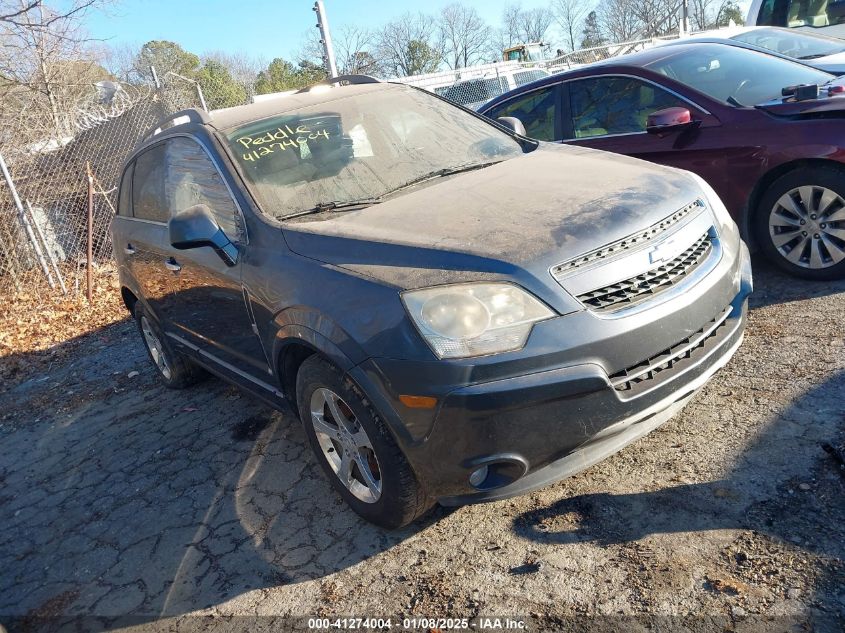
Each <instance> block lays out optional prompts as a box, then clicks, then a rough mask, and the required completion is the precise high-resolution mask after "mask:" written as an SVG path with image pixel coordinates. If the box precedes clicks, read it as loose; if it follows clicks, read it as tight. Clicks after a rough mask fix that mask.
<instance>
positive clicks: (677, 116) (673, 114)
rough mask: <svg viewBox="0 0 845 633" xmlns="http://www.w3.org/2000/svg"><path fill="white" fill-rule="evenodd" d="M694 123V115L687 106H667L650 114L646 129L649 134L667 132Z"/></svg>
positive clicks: (675, 130)
mask: <svg viewBox="0 0 845 633" xmlns="http://www.w3.org/2000/svg"><path fill="white" fill-rule="evenodd" d="M693 123H694V121H693V120H692V115H691V114H690V111H689V110H687V109H686V108H681V107H674V108H666V109H665V110H658V111H657V112H652V113H651V114H649V115H648V120H647V122H646V126H645V131H646V132H648V133H649V134H667V133H669V132H677V131H679V130H682V129H683V128H685V127H688V126H690V125H692V124H693Z"/></svg>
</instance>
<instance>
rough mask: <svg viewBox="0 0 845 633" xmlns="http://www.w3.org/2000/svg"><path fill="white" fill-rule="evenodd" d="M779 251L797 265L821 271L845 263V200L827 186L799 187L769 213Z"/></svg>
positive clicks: (783, 198) (771, 229) (773, 238)
mask: <svg viewBox="0 0 845 633" xmlns="http://www.w3.org/2000/svg"><path fill="white" fill-rule="evenodd" d="M769 234H770V236H771V239H772V243H773V244H774V246H775V248H777V249H778V251H779V252H780V253H781V255H782V256H783V257H785V258H786V259H787V260H788V261H789V262H791V263H793V264H795V265H796V266H801V267H804V268H809V269H812V270H820V269H823V268H829V267H830V266H835V265H836V264H838V263H839V262H841V261H843V260H845V200H843V199H842V196H840V195H839V194H837V193H836V192H835V191H833V190H831V189H828V188H827V187H815V186H811V185H807V186H803V187H796V188H794V189H792V190H790V191H787V192H786V193H784V194H783V195H782V196H781V197H780V198H778V200H777V202H776V203H775V205H774V207H773V208H772V210H771V213H770V214H769Z"/></svg>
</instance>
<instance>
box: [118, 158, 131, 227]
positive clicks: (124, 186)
mask: <svg viewBox="0 0 845 633" xmlns="http://www.w3.org/2000/svg"><path fill="white" fill-rule="evenodd" d="M134 169H135V163H129V165H127V166H126V170H125V171H124V172H123V177H122V178H121V179H120V194H119V196H120V197H119V198H118V201H117V213H118V215H122V216H123V217H127V218H129V217H132V198H131V195H132V170H134Z"/></svg>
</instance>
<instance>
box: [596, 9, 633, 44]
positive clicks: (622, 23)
mask: <svg viewBox="0 0 845 633" xmlns="http://www.w3.org/2000/svg"><path fill="white" fill-rule="evenodd" d="M637 2H639V0H602V3H601V4H600V5H599V6H598V8H597V9H596V12H597V14H598V19H599V23H600V24H601V30H602V34H603V35H604V37H605V38H606V39H608V40H609V41H611V42H629V41H631V40H633V39H637V37H638V36H639V34H640V30H641V28H642V26H643V24H642V21H641V20H640V18H639V17H638V16H637V12H636V10H635V9H636V6H635V5H636V4H637Z"/></svg>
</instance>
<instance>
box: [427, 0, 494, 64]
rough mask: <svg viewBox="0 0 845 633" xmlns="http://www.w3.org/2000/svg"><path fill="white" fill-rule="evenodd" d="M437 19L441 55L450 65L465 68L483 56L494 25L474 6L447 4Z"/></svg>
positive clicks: (487, 47) (487, 49)
mask: <svg viewBox="0 0 845 633" xmlns="http://www.w3.org/2000/svg"><path fill="white" fill-rule="evenodd" d="M438 22H439V26H440V41H441V42H442V45H443V53H444V59H445V61H446V63H447V64H448V66H449V68H461V67H464V68H465V67H467V66H471V65H473V64H477V63H480V62H481V61H482V60H483V59H484V57H485V55H486V53H487V52H488V51H489V48H490V39H491V37H492V36H493V29H491V28H490V26H488V25H487V24H486V23H485V22H484V20H483V19H482V18H481V16H480V15H478V11H476V10H475V8H473V7H465V6H463V5H461V4H458V3H453V4H450V5H448V6H446V7H444V8H443V10H442V11H441V12H440V16H439V18H438Z"/></svg>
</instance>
